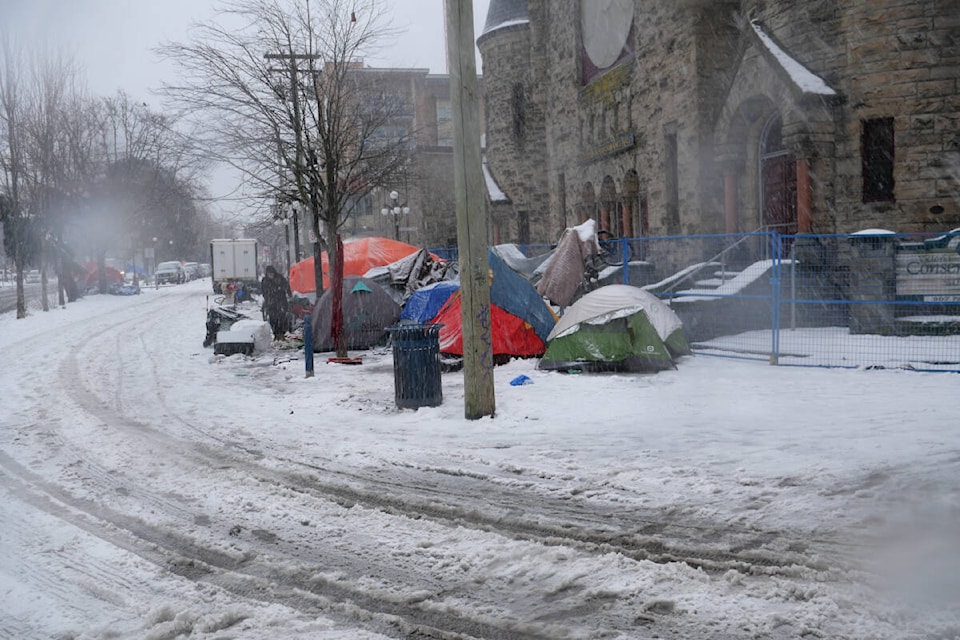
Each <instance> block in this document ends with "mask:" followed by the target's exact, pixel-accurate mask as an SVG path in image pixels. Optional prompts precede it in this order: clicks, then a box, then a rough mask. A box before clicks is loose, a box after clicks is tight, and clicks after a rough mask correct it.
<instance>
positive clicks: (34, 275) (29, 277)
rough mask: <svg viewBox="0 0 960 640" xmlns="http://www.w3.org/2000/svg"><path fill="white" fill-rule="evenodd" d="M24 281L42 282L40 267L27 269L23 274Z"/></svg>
mask: <svg viewBox="0 0 960 640" xmlns="http://www.w3.org/2000/svg"><path fill="white" fill-rule="evenodd" d="M23 281H24V282H28V283H30V282H40V270H39V269H31V270H30V271H27V272H26V273H25V274H24V275H23Z"/></svg>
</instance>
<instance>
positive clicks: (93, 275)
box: [83, 262, 123, 287]
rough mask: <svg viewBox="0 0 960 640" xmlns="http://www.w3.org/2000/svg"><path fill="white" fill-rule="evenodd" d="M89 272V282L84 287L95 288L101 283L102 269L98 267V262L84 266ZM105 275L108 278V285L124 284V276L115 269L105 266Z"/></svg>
mask: <svg viewBox="0 0 960 640" xmlns="http://www.w3.org/2000/svg"><path fill="white" fill-rule="evenodd" d="M83 266H84V268H85V269H86V270H87V280H86V283H85V285H84V286H87V287H93V286H96V285H97V284H98V283H99V282H100V271H99V269H100V267H98V266H97V263H96V262H88V263H87V264H85V265H83ZM103 270H104V274H105V275H106V277H107V284H110V283H111V282H116V283H118V284H123V274H122V273H120V272H119V271H117V270H116V269H114V268H113V267H109V266H104V268H103Z"/></svg>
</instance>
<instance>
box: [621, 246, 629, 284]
mask: <svg viewBox="0 0 960 640" xmlns="http://www.w3.org/2000/svg"><path fill="white" fill-rule="evenodd" d="M620 257H621V258H622V259H623V284H630V240H629V239H627V238H620Z"/></svg>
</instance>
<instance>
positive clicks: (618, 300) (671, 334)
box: [538, 284, 690, 372]
mask: <svg viewBox="0 0 960 640" xmlns="http://www.w3.org/2000/svg"><path fill="white" fill-rule="evenodd" d="M548 341H549V344H548V346H547V350H546V353H544V354H543V357H542V358H541V359H540V364H539V365H538V368H539V369H545V370H560V371H566V370H570V369H576V370H581V371H633V372H653V371H661V370H663V369H674V368H676V364H675V362H676V359H677V358H679V357H680V356H683V355H689V354H690V346H689V345H688V344H687V339H686V337H685V336H684V334H683V323H682V322H680V319H679V318H678V317H677V315H676V314H675V313H674V312H673V309H671V308H670V307H668V306H667V305H666V304H664V303H663V302H662V301H661V300H660V299H659V298H657V297H656V296H654V295H653V294H651V293H649V292H648V291H644V290H643V289H639V288H637V287H631V286H629V285H624V284H612V285H607V286H606V287H601V288H599V289H596V290H594V291H591V292H590V293H588V294H586V295H584V296H583V297H582V298H580V299H579V300H577V301H576V302H574V303H573V304H572V305H571V306H570V307H569V308H568V309H567V310H566V312H565V313H564V314H563V317H561V318H560V321H559V322H557V324H556V326H555V327H554V328H553V330H552V331H551V332H550V335H549V336H548Z"/></svg>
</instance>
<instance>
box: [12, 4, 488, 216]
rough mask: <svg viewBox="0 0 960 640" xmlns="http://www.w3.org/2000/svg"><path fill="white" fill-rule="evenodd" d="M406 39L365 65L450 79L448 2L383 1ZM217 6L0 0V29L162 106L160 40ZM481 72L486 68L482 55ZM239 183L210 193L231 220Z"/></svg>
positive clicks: (483, 9) (94, 88)
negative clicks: (412, 69)
mask: <svg viewBox="0 0 960 640" xmlns="http://www.w3.org/2000/svg"><path fill="white" fill-rule="evenodd" d="M383 2H384V3H385V6H386V7H387V9H388V11H390V12H391V13H392V14H393V23H392V26H393V27H395V28H396V29H398V30H402V32H403V33H402V35H401V36H400V37H398V38H397V39H396V41H395V42H394V43H393V44H392V45H389V46H387V47H386V48H384V49H383V50H382V51H380V52H378V55H377V56H376V57H369V58H367V59H366V62H367V64H369V65H371V66H378V67H416V68H428V69H430V71H431V72H432V73H446V49H445V34H444V15H443V6H444V0H383ZM218 4H219V3H218V1H217V0H149V1H148V0H0V31H3V30H5V29H7V28H9V29H10V30H11V31H13V32H14V33H15V34H16V35H17V39H18V40H22V41H26V42H33V43H35V44H37V45H38V46H39V47H40V48H43V47H44V46H46V47H50V48H51V49H52V50H55V51H56V50H58V51H62V52H63V53H65V54H67V55H68V56H71V57H73V58H75V59H76V60H77V62H78V63H79V64H80V65H81V67H82V68H83V70H84V71H85V76H86V81H87V86H88V88H89V90H90V92H91V93H93V94H94V95H105V96H106V95H113V94H114V93H116V91H117V90H119V89H123V90H124V91H125V92H127V93H128V94H130V95H131V97H134V98H137V99H140V100H143V101H146V102H149V103H151V104H153V105H155V106H157V107H159V106H160V104H161V101H160V99H159V98H158V97H156V96H154V95H152V94H151V90H152V89H155V88H157V87H159V86H160V85H161V84H162V83H163V82H164V81H165V80H169V79H171V78H172V77H174V74H175V73H176V68H175V66H173V65H172V64H171V63H169V62H167V61H162V60H160V59H159V58H158V57H157V56H156V54H155V53H154V51H153V50H154V48H155V47H156V46H157V45H158V44H160V43H161V42H166V41H183V40H185V39H186V37H187V33H188V30H189V27H190V26H191V24H193V23H195V22H198V21H205V20H208V19H209V18H211V17H212V16H213V14H214V8H215V7H216V6H217V5H218ZM489 4H490V0H474V2H473V7H474V31H475V34H474V35H475V36H479V35H480V33H481V31H482V29H483V25H484V23H485V21H486V17H487V8H488V6H489ZM477 69H478V71H480V70H481V65H480V59H479V55H478V56H477ZM237 185H238V178H237V177H236V176H235V175H234V174H232V173H231V172H229V171H227V170H225V169H221V170H215V171H214V172H213V175H211V181H210V185H209V186H210V190H211V192H212V195H213V196H214V200H215V202H219V203H220V206H216V207H215V208H216V209H219V210H220V211H222V212H223V213H225V214H228V215H229V214H230V212H231V211H232V210H234V206H233V205H231V204H230V203H229V202H228V200H227V198H226V196H227V195H228V194H230V193H233V192H235V189H236V187H237Z"/></svg>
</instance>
